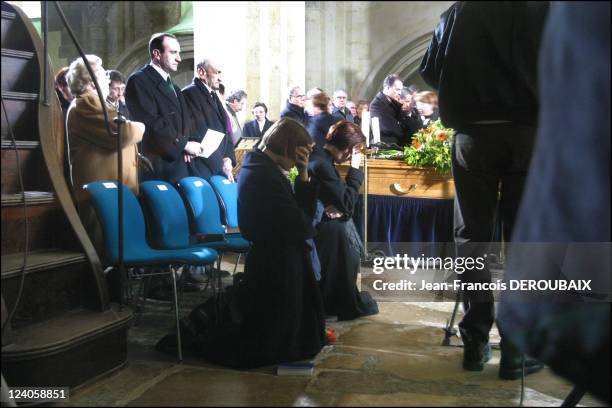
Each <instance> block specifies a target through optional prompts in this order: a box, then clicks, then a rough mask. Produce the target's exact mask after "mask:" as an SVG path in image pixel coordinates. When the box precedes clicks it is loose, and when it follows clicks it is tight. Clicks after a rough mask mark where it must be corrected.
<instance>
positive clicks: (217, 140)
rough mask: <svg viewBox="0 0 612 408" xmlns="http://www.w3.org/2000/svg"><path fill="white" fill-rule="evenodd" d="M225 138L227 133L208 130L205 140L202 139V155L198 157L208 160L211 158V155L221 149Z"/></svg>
mask: <svg viewBox="0 0 612 408" xmlns="http://www.w3.org/2000/svg"><path fill="white" fill-rule="evenodd" d="M223 136H225V133H221V132H217V131H216V130H212V129H208V131H207V132H206V134H205V135H204V138H203V139H202V143H200V144H201V145H202V153H200V154H199V155H198V156H200V157H204V158H206V159H207V158H209V157H210V155H211V154H213V153H214V152H215V151H216V150H217V149H218V148H219V145H220V144H221V141H222V140H223Z"/></svg>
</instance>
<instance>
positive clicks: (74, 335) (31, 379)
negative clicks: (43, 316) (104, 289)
mask: <svg viewBox="0 0 612 408" xmlns="http://www.w3.org/2000/svg"><path fill="white" fill-rule="evenodd" d="M132 317H133V312H132V310H131V309H130V308H128V307H124V308H123V309H120V308H119V306H118V305H115V304H113V305H111V308H110V309H109V310H107V311H104V312H99V311H94V310H89V309H86V308H75V309H72V310H69V311H66V312H65V313H62V314H61V315H59V316H57V317H54V318H51V319H47V320H45V321H42V322H39V323H36V324H32V325H29V326H27V327H23V328H21V329H14V330H13V331H12V333H11V338H10V343H9V344H6V345H3V346H2V374H3V375H4V378H5V380H6V382H7V384H8V385H9V386H11V385H12V386H30V387H33V386H35V387H59V386H61V387H76V386H78V385H80V384H82V383H83V382H85V381H87V380H88V379H92V378H95V377H98V376H101V375H103V374H105V373H108V372H111V371H113V370H116V369H117V368H120V367H121V366H123V364H125V361H126V359H127V344H126V341H127V330H128V327H129V325H130V322H131V321H132Z"/></svg>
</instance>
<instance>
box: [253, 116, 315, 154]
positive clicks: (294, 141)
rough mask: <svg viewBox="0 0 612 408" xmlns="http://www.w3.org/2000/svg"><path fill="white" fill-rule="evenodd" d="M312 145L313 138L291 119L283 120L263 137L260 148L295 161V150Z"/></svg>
mask: <svg viewBox="0 0 612 408" xmlns="http://www.w3.org/2000/svg"><path fill="white" fill-rule="evenodd" d="M310 144H312V138H311V137H310V135H309V134H308V132H307V131H306V129H305V128H304V126H302V124H301V123H299V122H297V121H295V120H293V119H291V118H282V119H281V120H279V121H278V122H275V123H274V124H273V125H272V126H271V127H270V129H268V131H267V132H266V133H265V134H264V135H263V137H262V138H261V142H260V143H259V148H260V149H261V150H263V149H264V148H267V149H270V151H271V152H272V153H275V154H278V155H280V156H285V157H288V158H290V159H291V160H295V159H296V155H295V149H296V148H298V147H300V146H308V145H310Z"/></svg>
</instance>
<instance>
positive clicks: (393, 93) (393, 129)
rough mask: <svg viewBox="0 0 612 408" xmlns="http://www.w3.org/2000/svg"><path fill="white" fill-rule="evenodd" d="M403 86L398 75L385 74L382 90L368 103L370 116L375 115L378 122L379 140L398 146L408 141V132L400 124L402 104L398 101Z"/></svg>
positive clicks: (373, 116)
mask: <svg viewBox="0 0 612 408" xmlns="http://www.w3.org/2000/svg"><path fill="white" fill-rule="evenodd" d="M403 86H404V85H403V83H402V80H401V79H400V77H399V76H397V75H395V74H393V75H389V76H387V77H386V78H385V80H384V81H383V90H382V91H381V92H379V93H378V94H377V95H376V96H375V97H374V99H373V100H372V103H371V104H370V115H371V116H370V117H372V118H376V117H377V118H378V121H379V124H380V141H381V142H384V143H389V144H396V145H398V146H403V145H405V144H407V142H408V138H407V134H408V132H407V130H406V129H405V128H404V126H403V125H402V122H403V120H402V104H401V103H400V101H399V98H400V92H401V91H402V88H403Z"/></svg>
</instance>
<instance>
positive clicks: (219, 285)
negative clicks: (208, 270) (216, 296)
mask: <svg viewBox="0 0 612 408" xmlns="http://www.w3.org/2000/svg"><path fill="white" fill-rule="evenodd" d="M222 260H223V253H220V254H219V258H218V261H219V267H218V270H219V272H218V273H217V293H221V289H222V288H223V284H222V282H221V261H222Z"/></svg>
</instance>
